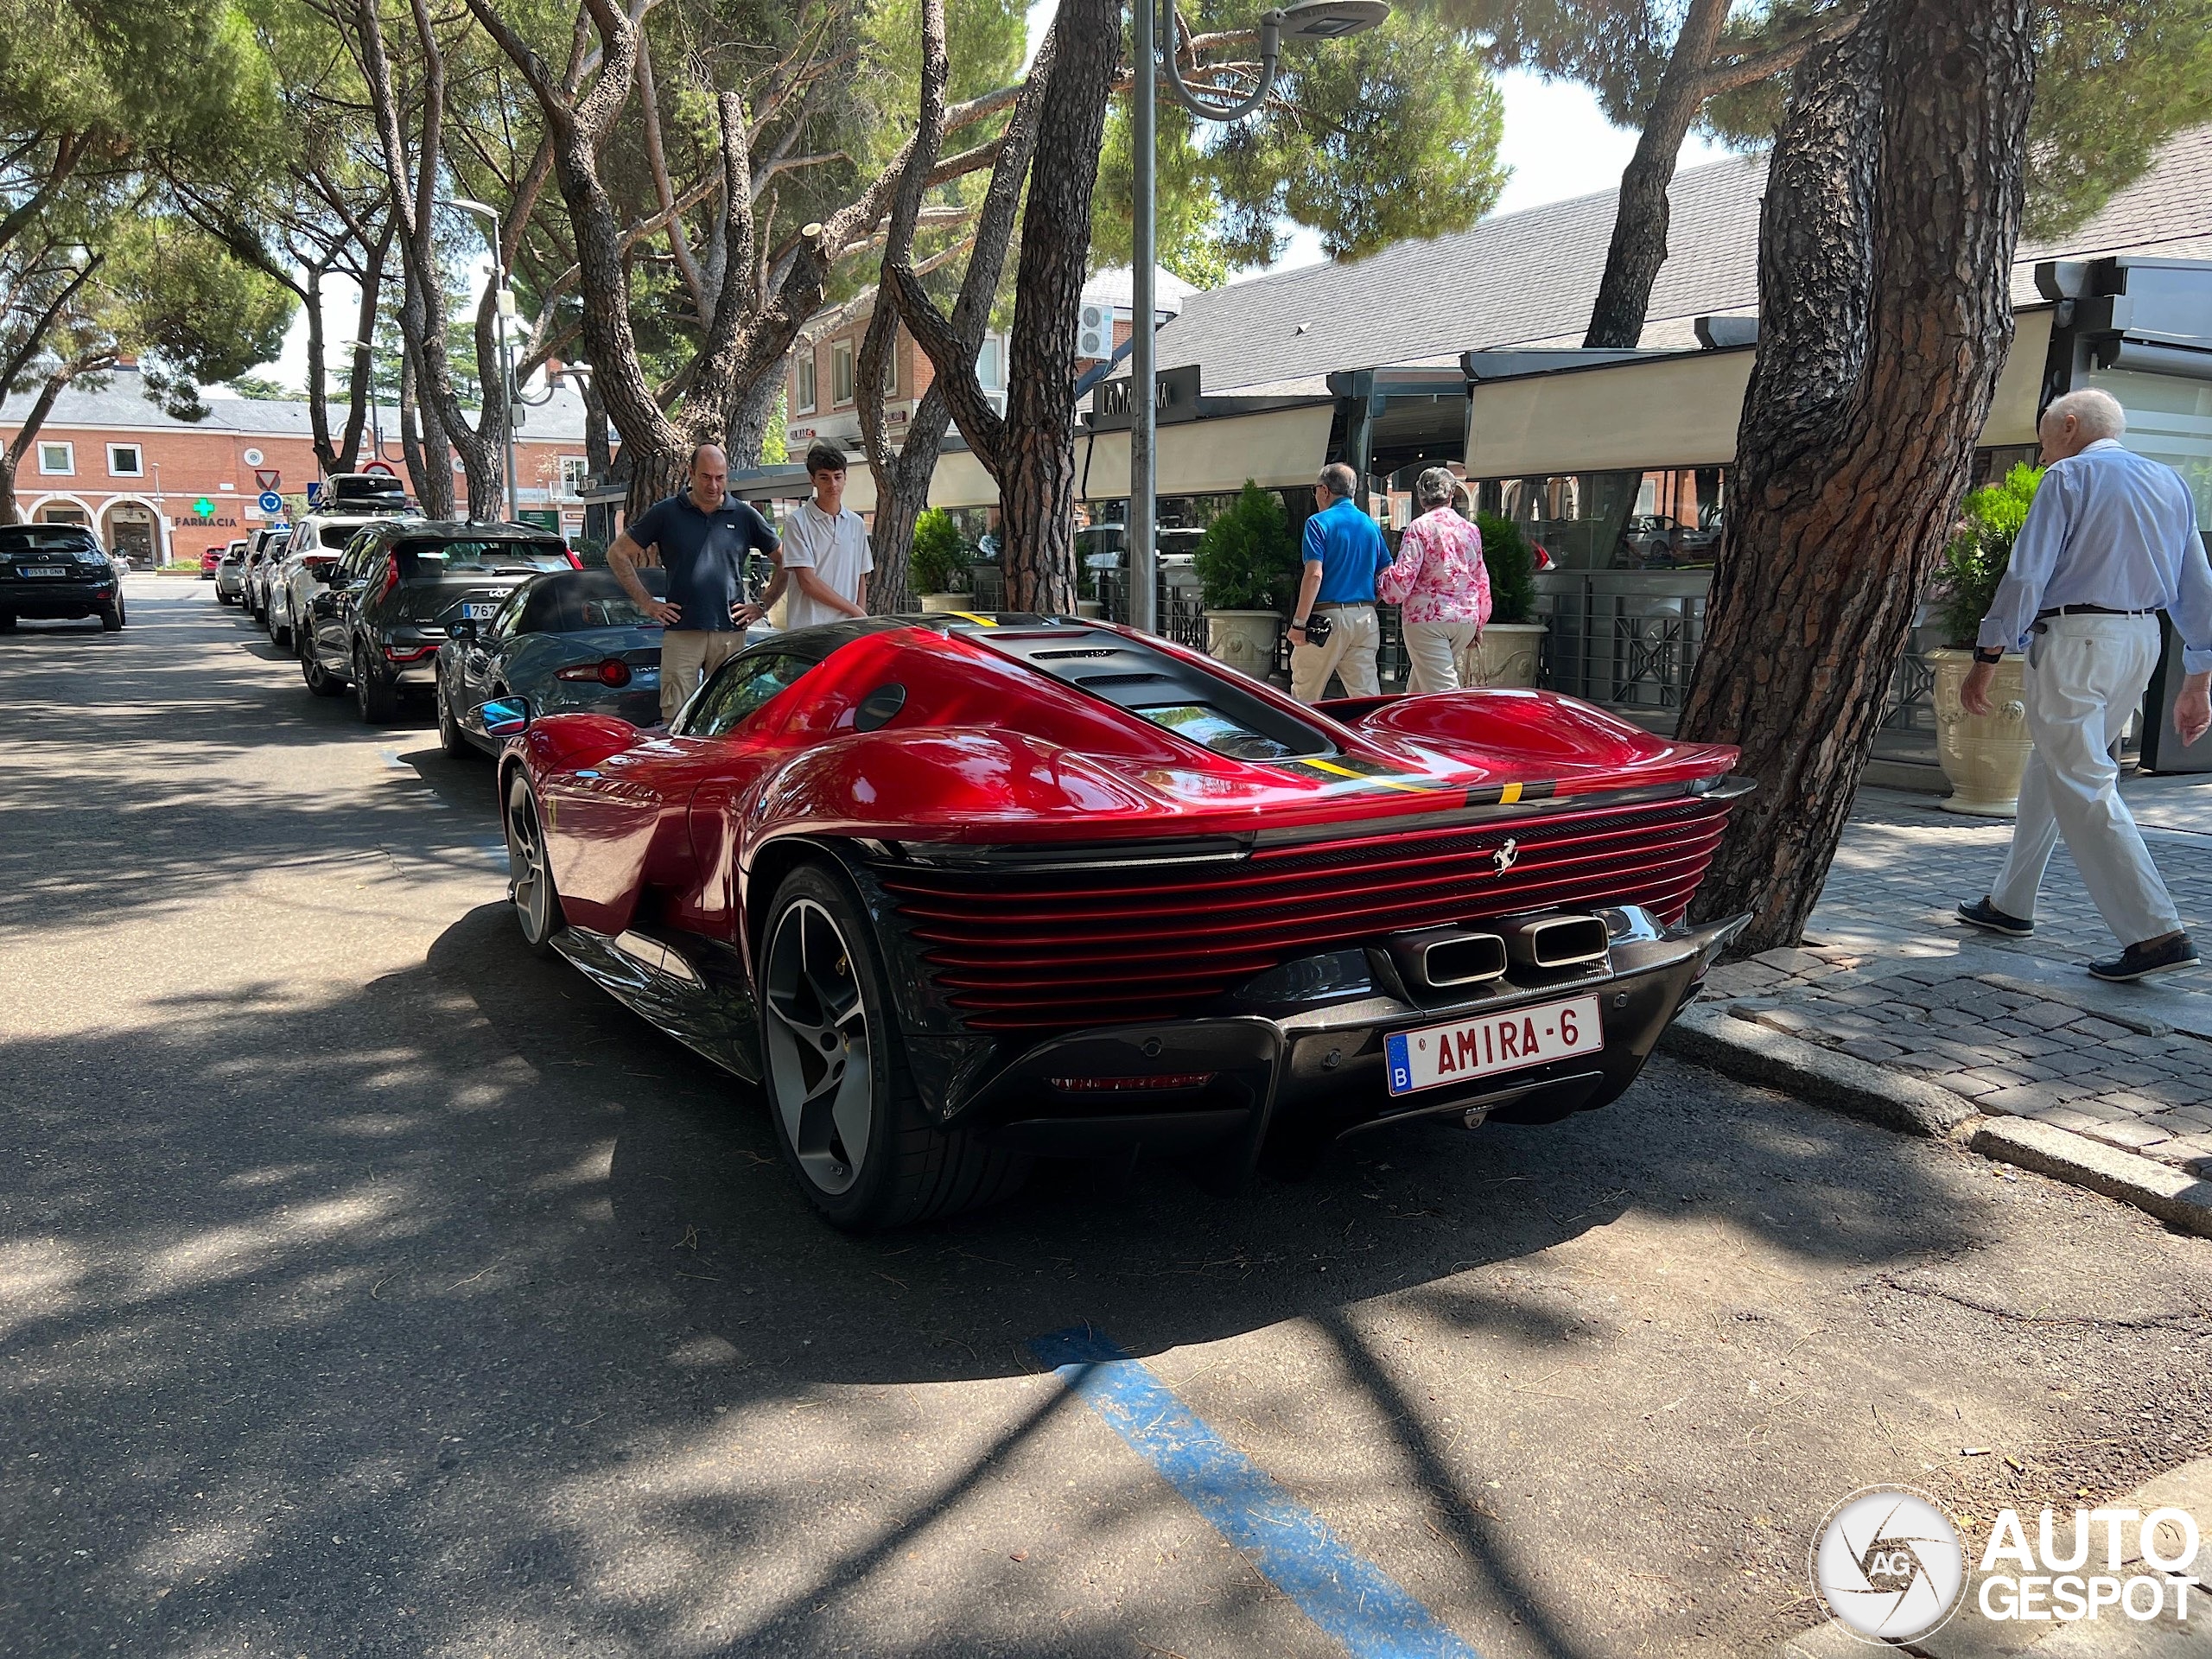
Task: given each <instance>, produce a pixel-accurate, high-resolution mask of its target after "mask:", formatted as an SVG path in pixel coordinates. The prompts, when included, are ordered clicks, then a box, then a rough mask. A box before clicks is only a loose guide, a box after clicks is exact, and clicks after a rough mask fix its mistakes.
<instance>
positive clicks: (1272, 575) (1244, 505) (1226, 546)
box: [1191, 478, 1299, 680]
mask: <svg viewBox="0 0 2212 1659" xmlns="http://www.w3.org/2000/svg"><path fill="white" fill-rule="evenodd" d="M1191 553H1192V558H1191V565H1192V570H1193V571H1194V573H1195V574H1196V575H1197V576H1198V588H1199V590H1200V592H1201V594H1203V595H1204V599H1205V607H1206V654H1207V655H1208V656H1209V657H1211V658H1213V659H1214V660H1215V661H1216V662H1217V663H1225V664H1228V665H1229V666H1230V667H1231V668H1233V669H1236V671H1238V672H1240V673H1243V674H1249V675H1250V676H1251V677H1253V678H1254V679H1260V680H1263V679H1265V678H1267V677H1268V674H1270V673H1271V672H1272V671H1274V665H1275V642H1276V641H1277V640H1278V639H1281V637H1282V626H1283V622H1284V620H1285V619H1284V614H1283V607H1284V606H1285V605H1286V604H1287V603H1288V602H1289V600H1290V596H1291V594H1292V593H1293V591H1294V589H1295V588H1296V586H1297V582H1298V576H1299V557H1298V543H1297V541H1296V539H1295V538H1294V537H1293V536H1292V535H1291V533H1290V518H1289V516H1288V515H1287V513H1285V512H1283V508H1282V501H1281V498H1280V497H1278V496H1277V495H1276V494H1275V493H1274V492H1273V491H1271V490H1263V489H1262V488H1261V487H1260V486H1258V485H1256V484H1255V483H1253V482H1252V480H1250V479H1249V478H1248V479H1246V480H1244V487H1243V490H1241V491H1239V492H1238V493H1237V497H1236V501H1235V502H1233V503H1232V504H1231V505H1230V508H1229V511H1228V512H1224V513H1223V514H1222V515H1221V516H1220V517H1219V518H1216V519H1215V520H1214V521H1213V522H1212V523H1211V524H1208V525H1207V526H1206V528H1205V534H1204V535H1202V536H1200V537H1198V542H1197V543H1196V544H1195V545H1194V546H1193V547H1192V550H1191Z"/></svg>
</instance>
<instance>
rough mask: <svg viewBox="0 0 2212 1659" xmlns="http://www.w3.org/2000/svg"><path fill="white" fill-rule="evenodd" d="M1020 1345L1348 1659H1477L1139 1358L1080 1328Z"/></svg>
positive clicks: (1434, 1617) (1465, 1644)
mask: <svg viewBox="0 0 2212 1659" xmlns="http://www.w3.org/2000/svg"><path fill="white" fill-rule="evenodd" d="M1029 1349H1030V1351H1031V1352H1032V1353H1033V1354H1035V1355H1036V1356H1037V1357H1039V1359H1041V1360H1043V1361H1044V1362H1045V1363H1046V1364H1047V1365H1049V1366H1051V1367H1052V1370H1053V1373H1054V1374H1055V1375H1056V1376H1058V1377H1059V1379H1060V1381H1061V1382H1063V1383H1066V1384H1067V1386H1068V1389H1069V1391H1070V1392H1071V1393H1072V1394H1074V1395H1077V1397H1078V1398H1079V1399H1081V1400H1082V1401H1083V1402H1084V1404H1085V1405H1087V1406H1089V1407H1090V1408H1091V1409H1092V1410H1093V1411H1095V1412H1096V1413H1097V1414H1099V1415H1100V1416H1101V1417H1103V1418H1104V1419H1105V1420H1106V1424H1107V1427H1109V1428H1111V1429H1112V1430H1113V1431H1114V1432H1115V1433H1116V1434H1118V1435H1120V1436H1121V1437H1122V1440H1124V1441H1126V1442H1127V1443H1128V1446H1129V1449H1130V1450H1131V1451H1133V1452H1136V1454H1137V1455H1138V1456H1139V1457H1141V1458H1142V1459H1144V1460H1145V1461H1146V1462H1147V1463H1149V1464H1150V1465H1152V1466H1153V1467H1154V1469H1155V1470H1157V1471H1159V1472H1160V1476H1161V1477H1162V1478H1164V1479H1165V1480H1166V1482H1167V1484H1169V1485H1171V1486H1173V1487H1174V1489H1175V1490H1176V1491H1179V1492H1180V1493H1181V1494H1182V1495H1183V1497H1185V1499H1186V1500H1188V1502H1189V1503H1190V1504H1191V1507H1192V1508H1193V1509H1195V1510H1198V1513H1199V1514H1200V1515H1202V1516H1205V1518H1206V1520H1207V1522H1209V1523H1211V1526H1212V1527H1213V1529H1214V1530H1215V1531H1217V1532H1218V1533H1219V1534H1220V1535H1222V1536H1223V1537H1224V1538H1226V1539H1227V1540H1228V1541H1230V1543H1231V1544H1232V1545H1234V1546H1235V1547H1236V1548H1238V1549H1240V1550H1242V1551H1243V1552H1244V1554H1245V1555H1246V1556H1247V1557H1249V1559H1250V1560H1251V1562H1252V1565H1253V1566H1254V1567H1257V1568H1258V1569H1259V1570H1260V1572H1261V1573H1262V1575H1263V1576H1264V1577H1265V1578H1266V1579H1267V1580H1268V1582H1269V1583H1270V1584H1272V1585H1274V1586H1275V1588H1277V1589H1278V1590H1280V1591H1281V1592H1283V1593H1284V1594H1285V1595H1287V1596H1288V1597H1289V1598H1290V1599H1292V1600H1293V1601H1294V1602H1295V1603H1297V1604H1298V1607H1299V1611H1301V1612H1303V1613H1304V1614H1305V1615H1306V1618H1310V1619H1312V1620H1313V1622H1314V1624H1318V1625H1319V1626H1320V1628H1321V1629H1322V1630H1325V1631H1326V1632H1328V1634H1329V1635H1330V1636H1332V1637H1335V1638H1336V1640H1337V1641H1338V1643H1341V1644H1342V1645H1343V1647H1344V1651H1345V1652H1346V1653H1348V1654H1350V1655H1351V1659H1481V1656H1480V1655H1478V1653H1477V1652H1476V1651H1475V1649H1473V1648H1471V1647H1470V1646H1468V1644H1467V1643H1465V1642H1462V1641H1461V1640H1460V1639H1459V1637H1456V1636H1454V1635H1453V1634H1452V1632H1451V1631H1450V1630H1447V1629H1446V1628H1445V1626H1444V1625H1443V1624H1441V1623H1440V1622H1439V1621H1438V1619H1437V1618H1436V1616H1435V1615H1434V1614H1433V1613H1432V1612H1430V1611H1428V1609H1427V1608H1426V1607H1424V1606H1422V1605H1421V1603H1419V1602H1418V1601H1415V1600H1414V1599H1413V1597H1412V1596H1410V1595H1408V1593H1407V1592H1406V1590H1405V1587H1404V1586H1402V1585H1401V1584H1399V1583H1398V1581H1397V1580H1395V1579H1393V1578H1391V1577H1390V1575H1389V1573H1385V1572H1383V1569H1382V1568H1380V1567H1376V1565H1375V1564H1374V1563H1373V1562H1371V1561H1367V1560H1361V1559H1360V1557H1358V1556H1357V1555H1356V1554H1353V1553H1352V1552H1351V1549H1349V1548H1346V1546H1345V1545H1344V1541H1343V1540H1342V1539H1340V1538H1338V1536H1337V1535H1336V1534H1335V1533H1333V1532H1332V1531H1331V1530H1330V1529H1329V1523H1328V1522H1325V1521H1324V1520H1323V1519H1322V1518H1321V1517H1320V1516H1318V1515H1316V1514H1314V1513H1313V1511H1312V1510H1308V1509H1306V1508H1304V1507H1302V1506H1301V1505H1300V1504H1299V1503H1296V1502H1295V1501H1294V1500H1293V1498H1292V1497H1291V1496H1290V1494H1289V1493H1287V1492H1286V1491H1283V1489H1282V1488H1281V1486H1278V1485H1277V1484H1275V1483H1274V1479H1273V1478H1271V1477H1269V1476H1268V1473H1267V1472H1266V1471H1264V1470H1262V1469H1261V1468H1260V1467H1259V1465H1256V1464H1255V1463H1254V1462H1252V1460H1251V1459H1249V1458H1247V1457H1246V1456H1245V1455H1244V1454H1243V1452H1239V1451H1237V1450H1236V1448H1235V1447H1234V1446H1230V1444H1229V1443H1228V1442H1227V1441H1226V1440H1223V1439H1222V1438H1221V1436H1220V1435H1218V1434H1217V1433H1214V1432H1213V1430H1212V1429H1211V1428H1210V1427H1207V1426H1206V1423H1205V1420H1204V1419H1202V1418H1200V1417H1199V1416H1198V1414H1196V1413H1195V1412H1193V1411H1192V1410H1191V1408H1189V1407H1187V1406H1185V1404H1184V1403H1183V1402H1181V1401H1180V1400H1179V1399H1178V1398H1176V1396H1175V1392H1174V1390H1173V1389H1170V1388H1169V1387H1168V1386H1167V1385H1166V1383H1163V1382H1161V1381H1160V1378H1159V1377H1158V1376H1155V1375H1154V1373H1153V1371H1152V1370H1151V1369H1150V1368H1149V1367H1147V1365H1146V1364H1145V1363H1144V1362H1143V1361H1141V1360H1139V1359H1135V1358H1132V1357H1130V1356H1129V1355H1128V1353H1127V1352H1125V1351H1123V1350H1122V1349H1121V1348H1120V1347H1119V1346H1117V1345H1116V1344H1115V1343H1113V1342H1112V1341H1111V1340H1109V1338H1106V1337H1104V1336H1103V1335H1102V1334H1100V1333H1099V1332H1096V1331H1093V1330H1092V1329H1091V1328H1090V1326H1088V1325H1076V1326H1073V1327H1071V1328H1070V1329H1068V1330H1065V1331H1056V1332H1052V1334H1051V1335H1050V1336H1044V1337H1039V1338H1036V1339H1035V1340H1034V1341H1033V1342H1032V1343H1031V1344H1029Z"/></svg>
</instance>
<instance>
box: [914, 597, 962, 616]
mask: <svg viewBox="0 0 2212 1659" xmlns="http://www.w3.org/2000/svg"><path fill="white" fill-rule="evenodd" d="M974 597H975V596H974V595H973V594H923V595H922V596H921V600H922V614H923V615H925V616H949V615H950V614H951V613H953V612H955V611H964V610H966V609H967V608H968V607H969V604H970V603H972V602H973V601H974Z"/></svg>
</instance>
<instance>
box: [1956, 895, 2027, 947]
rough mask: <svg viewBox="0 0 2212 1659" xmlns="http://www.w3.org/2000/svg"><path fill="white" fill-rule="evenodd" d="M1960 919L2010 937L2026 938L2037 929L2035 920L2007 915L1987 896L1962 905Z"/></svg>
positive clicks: (1969, 925)
mask: <svg viewBox="0 0 2212 1659" xmlns="http://www.w3.org/2000/svg"><path fill="white" fill-rule="evenodd" d="M1959 919H1960V920H1961V921H1962V922H1964V923H1965V924H1966V925H1967V926H1968V927H1978V928H1980V930H1981V931H1983V932H1985V933H2002V934H2003V935H2004V936H2005V938H2008V939H2024V938H2027V937H2028V935H2029V934H2031V933H2032V932H2034V931H2036V925H2035V924H2034V923H2033V922H2031V921H2026V920H2024V919H2023V918H2020V917H2018V916H2007V915H2006V914H2005V912H2003V911H2001V910H1999V909H1998V908H1997V906H1994V905H1993V904H1991V903H1990V902H1989V900H1988V899H1986V898H1981V899H1975V900H1974V903H1972V904H1970V905H1961V906H1959Z"/></svg>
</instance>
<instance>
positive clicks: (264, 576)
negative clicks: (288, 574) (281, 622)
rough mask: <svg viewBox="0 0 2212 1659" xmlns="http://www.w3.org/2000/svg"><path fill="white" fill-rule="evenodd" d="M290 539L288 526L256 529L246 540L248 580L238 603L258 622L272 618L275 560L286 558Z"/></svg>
mask: <svg viewBox="0 0 2212 1659" xmlns="http://www.w3.org/2000/svg"><path fill="white" fill-rule="evenodd" d="M291 539H292V527H291V526H290V525H289V524H277V525H274V526H271V527H270V528H268V529H264V530H257V531H254V532H253V534H252V535H251V536H249V537H246V538H245V584H244V586H243V588H241V590H240V594H239V599H238V602H239V603H240V604H241V605H243V606H244V607H245V608H246V609H247V610H249V611H251V612H252V613H253V620H255V621H257V622H261V621H264V620H266V619H267V617H268V615H269V577H270V573H271V572H272V571H273V570H275V569H276V568H277V560H279V559H280V558H282V557H283V556H284V549H285V548H286V547H287V546H288V545H289V544H290V543H291Z"/></svg>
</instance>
